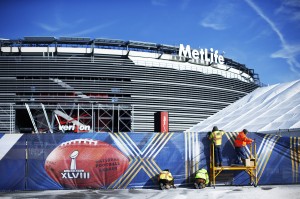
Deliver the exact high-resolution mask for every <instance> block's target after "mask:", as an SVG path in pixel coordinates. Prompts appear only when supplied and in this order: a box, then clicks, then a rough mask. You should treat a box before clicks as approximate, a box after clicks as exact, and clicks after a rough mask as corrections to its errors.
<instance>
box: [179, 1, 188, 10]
mask: <svg viewBox="0 0 300 199" xmlns="http://www.w3.org/2000/svg"><path fill="white" fill-rule="evenodd" d="M190 1H191V0H182V3H181V5H180V8H181V10H186V8H187V7H188V5H189V4H190Z"/></svg>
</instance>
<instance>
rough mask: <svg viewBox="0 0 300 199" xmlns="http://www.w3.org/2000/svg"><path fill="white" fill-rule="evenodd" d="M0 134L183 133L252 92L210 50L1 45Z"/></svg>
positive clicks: (99, 43) (70, 43) (124, 44)
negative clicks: (158, 124) (158, 120)
mask: <svg viewBox="0 0 300 199" xmlns="http://www.w3.org/2000/svg"><path fill="white" fill-rule="evenodd" d="M0 49H1V50H0V132H2V133H15V132H21V133H26V132H30V133H31V132H35V133H39V132H48V133H55V132H74V131H75V132H128V131H134V132H141V131H143V132H153V131H154V130H155V129H154V115H155V113H157V112H167V113H168V123H169V129H168V130H169V131H183V130H185V129H188V128H190V127H192V126H194V125H195V124H197V123H199V122H200V121H202V120H204V119H206V118H208V117H210V116H212V115H214V114H215V113H217V112H218V111H220V110H222V109H223V108H225V107H227V106H228V105H230V104H232V103H233V102H235V101H237V100H238V99H240V98H241V97H243V96H245V95H247V94H248V93H250V92H252V91H253V90H254V89H256V88H257V87H259V85H260V82H259V76H258V75H257V74H256V73H254V70H253V69H249V68H247V67H246V66H245V65H243V64H240V63H237V62H235V61H233V60H231V59H229V58H225V57H223V56H224V55H223V54H221V53H219V54H218V51H214V50H213V49H201V50H200V49H191V48H190V46H189V45H183V44H181V45H180V46H170V45H161V44H156V43H148V42H139V41H122V40H115V39H90V38H73V37H60V38H55V37H24V39H20V40H6V39H1V40H0Z"/></svg>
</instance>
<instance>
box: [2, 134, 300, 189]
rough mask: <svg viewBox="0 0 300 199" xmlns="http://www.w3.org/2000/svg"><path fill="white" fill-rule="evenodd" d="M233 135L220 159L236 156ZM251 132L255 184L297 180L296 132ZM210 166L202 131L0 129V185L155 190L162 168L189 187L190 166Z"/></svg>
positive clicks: (233, 180) (245, 180)
mask: <svg viewBox="0 0 300 199" xmlns="http://www.w3.org/2000/svg"><path fill="white" fill-rule="evenodd" d="M236 135H237V133H226V134H225V135H224V136H223V143H222V155H223V165H231V164H232V163H233V162H234V161H235V159H236V155H235V151H234V146H233V141H234V139H235V137H236ZM248 137H250V138H252V139H254V140H255V143H256V153H257V172H256V175H257V180H258V185H265V184H297V183H299V181H300V175H299V138H298V137H280V136H276V135H270V134H260V133H249V134H248ZM246 151H247V153H248V155H250V148H249V146H247V148H246ZM209 167H210V142H209V140H208V139H207V137H206V133H198V132H197V133H196V132H195V133H192V132H176V133H175V132H174V133H138V132H137V133H133V132H132V133H66V134H0V172H1V175H0V176H1V178H0V190H51V189H86V188H91V189H126V188H146V187H147V188H157V187H158V183H157V176H158V174H159V173H160V171H162V170H164V169H169V170H170V171H171V173H172V174H173V177H174V179H175V184H176V185H178V186H192V184H193V178H194V174H195V172H196V171H197V170H198V169H200V168H205V169H207V170H208V171H209ZM216 181H217V183H221V184H225V185H249V182H250V181H249V175H248V174H247V173H246V172H244V171H226V172H224V173H221V174H220V175H219V176H218V177H217V178H216Z"/></svg>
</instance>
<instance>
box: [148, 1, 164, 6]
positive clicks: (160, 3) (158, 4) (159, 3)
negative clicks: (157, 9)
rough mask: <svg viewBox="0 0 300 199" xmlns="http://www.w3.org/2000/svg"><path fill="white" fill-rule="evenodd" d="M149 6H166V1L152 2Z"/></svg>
mask: <svg viewBox="0 0 300 199" xmlns="http://www.w3.org/2000/svg"><path fill="white" fill-rule="evenodd" d="M151 4H152V5H154V6H166V5H167V2H166V0H152V1H151Z"/></svg>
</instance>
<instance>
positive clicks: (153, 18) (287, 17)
mask: <svg viewBox="0 0 300 199" xmlns="http://www.w3.org/2000/svg"><path fill="white" fill-rule="evenodd" d="M0 8H1V12H0V18H1V20H0V27H1V28H0V38H9V39H18V38H23V37H24V36H55V37H61V36H71V37H90V38H92V39H94V38H110V39H122V40H135V41H145V42H154V43H160V44H168V45H178V46H179V44H181V43H182V44H184V45H187V44H189V45H191V47H192V48H214V49H216V50H219V52H222V51H224V52H225V57H228V58H231V59H233V60H235V61H238V62H240V63H242V64H245V65H246V66H247V67H248V68H253V69H254V71H255V72H256V73H258V74H259V76H260V80H261V82H262V83H264V84H270V85H271V84H276V83H283V82H290V81H293V80H298V79H300V36H299V35H300V0H264V1H261V0H210V1H204V0H94V1H93V0H83V1H79V0H60V1H59V0H51V1H49V0H0Z"/></svg>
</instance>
